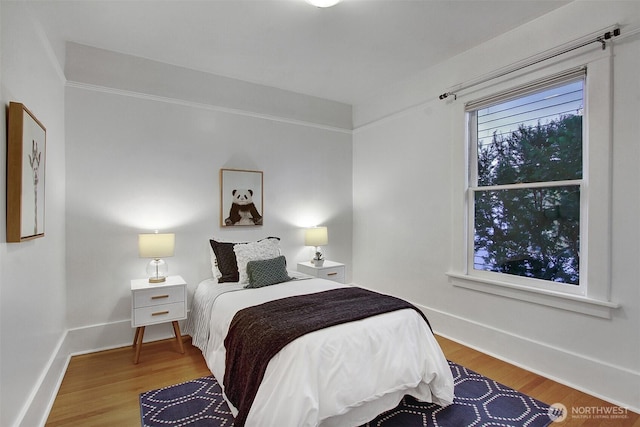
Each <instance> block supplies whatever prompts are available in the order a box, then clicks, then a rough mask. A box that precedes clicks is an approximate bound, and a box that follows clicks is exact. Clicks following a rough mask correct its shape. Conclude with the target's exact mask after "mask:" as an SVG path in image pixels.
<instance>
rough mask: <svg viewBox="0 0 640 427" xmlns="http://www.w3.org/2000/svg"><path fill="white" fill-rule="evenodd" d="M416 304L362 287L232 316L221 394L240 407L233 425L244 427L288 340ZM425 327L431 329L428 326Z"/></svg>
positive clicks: (293, 299) (303, 297)
mask: <svg viewBox="0 0 640 427" xmlns="http://www.w3.org/2000/svg"><path fill="white" fill-rule="evenodd" d="M406 308H410V309H413V310H415V311H417V312H418V313H419V314H420V315H421V316H422V318H423V319H424V320H425V322H427V325H429V321H428V320H427V318H426V317H425V315H424V314H423V313H422V312H421V311H420V310H419V309H418V308H417V307H415V306H413V305H412V304H410V303H408V302H407V301H404V300H402V299H399V298H395V297H392V296H388V295H382V294H379V293H377V292H372V291H368V290H366V289H362V288H355V287H349V288H340V289H332V290H329V291H324V292H317V293H313V294H307V295H299V296H293V297H288V298H283V299H279V300H275V301H270V302H266V303H264V304H260V305H256V306H253V307H247V308H245V309H243V310H240V311H238V312H237V313H236V315H235V316H234V318H233V320H232V321H231V326H230V327H229V332H228V333H227V337H226V338H225V340H224V345H225V348H226V352H227V356H226V368H225V374H224V381H223V383H224V388H225V394H226V395H227V398H228V399H229V401H230V402H231V403H232V404H233V405H234V406H235V407H236V408H237V409H238V416H237V417H236V419H235V421H234V425H235V426H236V427H238V426H244V424H245V421H246V419H247V415H248V414H249V409H250V408H251V405H252V404H253V400H254V399H255V396H256V393H257V392H258V387H259V386H260V383H261V382H262V378H263V377H264V373H265V371H266V369H267V364H268V363H269V361H270V360H271V358H272V357H273V356H275V354H276V353H278V352H279V351H280V350H281V349H282V348H283V347H284V346H286V345H287V344H288V343H290V342H291V341H293V340H295V339H296V338H299V337H301V336H303V335H305V334H308V333H310V332H314V331H317V330H320V329H323V328H328V327H330V326H334V325H338V324H341V323H347V322H353V321H356V320H361V319H364V318H367V317H371V316H375V315H378V314H383V313H388V312H392V311H396V310H402V309H406ZM429 327H431V326H430V325H429Z"/></svg>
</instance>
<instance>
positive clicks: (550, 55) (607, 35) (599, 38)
mask: <svg viewBox="0 0 640 427" xmlns="http://www.w3.org/2000/svg"><path fill="white" fill-rule="evenodd" d="M619 35H620V28H615V29H613V30H611V31H607V32H605V33H604V34H602V35H601V36H597V37H596V38H594V39H591V40H587V41H584V42H580V43H578V44H576V45H572V46H569V47H566V48H564V49H561V50H559V51H557V52H556V51H554V52H550V53H548V54H547V55H545V56H543V57H542V58H536V59H532V60H531V62H528V63H525V64H522V65H516V66H515V68H513V69H509V70H506V71H503V72H499V73H498V74H495V75H492V76H490V77H487V78H484V79H482V80H480V81H477V82H474V83H470V84H467V85H464V86H461V87H459V88H458V89H457V90H456V91H457V92H459V91H462V90H465V89H469V88H470V87H473V86H476V85H479V84H482V83H485V82H488V81H490V80H493V79H497V78H499V77H502V76H506V75H507V74H511V73H513V72H516V71H519V70H522V69H523V68H527V67H530V66H532V65H535V64H539V63H540V62H543V61H547V60H549V59H552V58H555V57H557V56H560V55H564V54H565V53H568V52H571V51H574V50H576V49H580V48H582V47H585V46H588V45H590V44H592V43H601V44H602V50H605V49H606V48H607V41H609V40H610V39H612V38H613V37H618V36H619ZM451 95H453V97H454V99H457V96H456V94H455V92H445V93H443V94H442V95H440V96H439V97H438V98H439V99H441V100H442V99H447V98H448V97H449V96H451Z"/></svg>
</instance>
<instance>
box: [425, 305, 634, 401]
mask: <svg viewBox="0 0 640 427" xmlns="http://www.w3.org/2000/svg"><path fill="white" fill-rule="evenodd" d="M416 305H417V306H418V307H420V309H421V310H423V311H424V312H425V314H426V315H427V317H428V318H429V320H430V322H431V324H432V325H437V328H435V331H436V333H437V334H439V335H442V336H443V337H445V338H448V339H451V340H452V341H456V342H459V343H460V344H463V345H465V346H467V347H470V348H473V349H476V350H478V351H481V352H482V353H485V354H488V355H490V356H493V357H495V358H497V359H500V360H503V361H505V362H507V363H510V364H512V365H516V366H519V367H521V368H523V369H526V370H528V371H531V372H534V373H536V374H538V375H541V376H544V377H546V378H549V379H551V380H553V381H556V382H558V383H561V384H564V385H567V386H569V387H571V388H574V389H576V390H580V391H582V392H584V393H587V394H590V395H592V396H595V397H597V398H599V399H602V400H605V401H607V402H610V403H612V404H614V405H618V406H621V407H623V408H627V409H628V410H630V411H633V412H640V390H639V389H638V384H640V373H639V372H635V371H632V370H629V369H626V368H623V367H619V366H615V365H612V364H608V363H606V362H602V361H599V360H595V359H592V358H589V357H586V356H584V355H581V354H577V353H574V352H571V351H567V350H564V349H561V348H556V347H552V346H550V345H548V344H546V343H542V342H537V341H534V340H531V339H528V338H526V337H523V336H518V335H514V334H512V333H510V332H507V331H504V330H500V329H496V328H493V327H490V326H487V325H483V324H480V323H477V322H474V321H471V320H469V319H465V318H462V317H459V316H454V315H451V314H449V313H445V312H442V311H439V310H434V309H431V308H429V307H425V306H420V305H418V304H416ZM546 403H549V404H553V403H563V402H546ZM566 406H567V407H568V406H569V405H566Z"/></svg>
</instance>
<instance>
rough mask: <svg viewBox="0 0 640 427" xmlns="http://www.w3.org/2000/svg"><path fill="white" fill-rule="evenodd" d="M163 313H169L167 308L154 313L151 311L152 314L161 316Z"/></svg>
mask: <svg viewBox="0 0 640 427" xmlns="http://www.w3.org/2000/svg"><path fill="white" fill-rule="evenodd" d="M163 314H169V310H167V311H157V312H155V313H151V315H152V316H162V315H163Z"/></svg>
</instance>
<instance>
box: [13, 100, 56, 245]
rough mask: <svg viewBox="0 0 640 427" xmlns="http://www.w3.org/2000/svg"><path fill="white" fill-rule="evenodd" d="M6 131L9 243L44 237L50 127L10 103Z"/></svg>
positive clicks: (23, 107)
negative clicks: (48, 128)
mask: <svg viewBox="0 0 640 427" xmlns="http://www.w3.org/2000/svg"><path fill="white" fill-rule="evenodd" d="M7 134H8V135H7V242H8V243H15V242H23V241H25V240H31V239H36V238H38V237H44V219H45V215H44V214H45V169H46V148H47V130H46V129H45V127H44V126H43V125H42V123H40V121H39V120H38V119H37V118H36V117H35V116H34V115H33V114H32V113H31V112H30V111H29V110H28V109H27V108H26V107H25V106H24V105H23V104H20V103H18V102H11V103H9V110H8V128H7Z"/></svg>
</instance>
